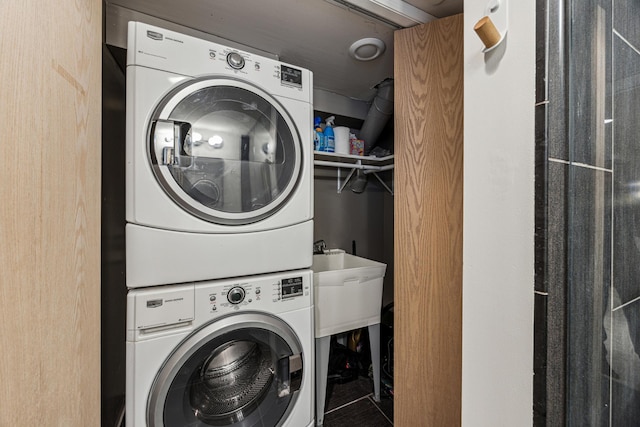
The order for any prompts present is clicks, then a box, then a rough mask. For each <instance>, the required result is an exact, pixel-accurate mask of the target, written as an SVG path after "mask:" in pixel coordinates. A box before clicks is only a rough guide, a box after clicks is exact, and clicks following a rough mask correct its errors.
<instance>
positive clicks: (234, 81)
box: [126, 22, 313, 288]
mask: <svg viewBox="0 0 640 427" xmlns="http://www.w3.org/2000/svg"><path fill="white" fill-rule="evenodd" d="M312 79H313V77H312V73H311V72H310V71H308V70H304V69H302V68H299V67H295V66H292V65H289V64H285V63H282V62H279V61H275V60H272V59H269V58H264V57H261V56H257V55H254V54H252V53H248V52H243V51H240V50H237V49H231V48H228V47H225V46H221V45H218V44H215V43H212V42H209V41H204V40H200V39H196V38H193V37H189V36H186V35H182V34H179V33H175V32H172V31H167V30H164V29H161V28H157V27H152V26H149V25H146V24H142V23H139V22H130V23H129V38H128V50H127V143H126V145H127V151H126V162H127V165H126V218H127V226H126V249H127V272H126V278H127V286H128V287H129V288H134V287H142V286H151V285H163V284H171V283H182V282H188V281H196V280H210V279H217V278H224V277H235V276H245V275H251V274H261V273H268V272H276V271H285V270H292V269H298V268H308V267H310V266H311V263H312V245H313V148H312V116H313V106H312V104H313V103H312V101H313V98H312V96H313V81H312Z"/></svg>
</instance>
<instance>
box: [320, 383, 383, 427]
mask: <svg viewBox="0 0 640 427" xmlns="http://www.w3.org/2000/svg"><path fill="white" fill-rule="evenodd" d="M389 426H393V399H391V398H389V397H385V396H382V398H381V401H380V402H375V401H374V400H373V382H372V381H371V379H369V378H367V377H358V379H356V380H353V381H350V382H347V383H344V384H339V383H333V382H329V384H327V401H326V405H325V416H324V427H389Z"/></svg>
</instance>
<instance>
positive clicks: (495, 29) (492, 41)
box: [473, 0, 508, 53]
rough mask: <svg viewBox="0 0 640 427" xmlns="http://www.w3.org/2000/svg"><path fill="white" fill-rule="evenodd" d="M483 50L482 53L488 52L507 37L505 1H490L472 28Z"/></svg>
mask: <svg viewBox="0 0 640 427" xmlns="http://www.w3.org/2000/svg"><path fill="white" fill-rule="evenodd" d="M473 30H474V31H475V32H476V34H478V37H480V40H482V43H483V44H484V46H485V48H484V49H482V52H485V53H486V52H490V51H492V50H493V49H495V48H496V47H498V45H499V44H500V43H501V42H502V41H503V40H504V39H505V37H506V36H507V30H508V25H507V0H491V1H490V2H489V4H487V7H486V8H485V16H483V17H482V18H481V19H480V20H479V21H478V22H477V23H476V25H475V26H474V27H473Z"/></svg>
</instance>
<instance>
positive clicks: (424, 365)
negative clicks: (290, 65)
mask: <svg viewBox="0 0 640 427" xmlns="http://www.w3.org/2000/svg"><path fill="white" fill-rule="evenodd" d="M463 60H464V59H463V17H462V15H456V16H453V17H449V18H445V19H440V20H437V21H434V22H431V23H429V24H425V25H421V26H417V27H413V28H409V29H405V30H401V31H397V32H396V33H395V91H396V92H395V180H396V182H395V185H396V193H395V207H394V209H395V237H394V238H395V261H394V262H395V274H394V287H395V306H394V314H395V320H394V334H395V345H394V348H395V363H394V375H395V378H394V405H395V407H394V418H395V425H397V426H401V427H404V426H411V427H413V426H448V427H449V426H456V425H460V423H461V395H462V223H463V217H462V199H463V194H462V185H463V84H464V81H463Z"/></svg>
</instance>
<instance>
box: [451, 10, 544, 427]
mask: <svg viewBox="0 0 640 427" xmlns="http://www.w3.org/2000/svg"><path fill="white" fill-rule="evenodd" d="M488 1H489V0H465V2H464V15H465V17H464V20H465V28H464V49H465V53H464V58H465V63H464V67H465V70H464V72H465V77H464V84H465V94H464V103H465V105H464V260H463V261H464V267H463V330H462V333H463V340H462V342H463V344H462V347H463V350H462V351H463V353H462V425H463V426H472V427H478V426H490V427H496V426H509V427H511V426H519V427H521V426H527V425H532V423H533V415H532V414H533V409H532V407H533V295H534V293H533V292H534V284H533V280H534V241H533V238H534V235H533V233H534V103H535V12H536V11H535V3H536V2H535V1H533V0H529V1H511V2H510V4H509V6H510V8H509V15H508V25H509V33H508V37H507V39H506V40H505V42H506V43H503V45H502V46H500V47H499V48H498V49H496V51H494V52H491V54H483V53H482V52H481V49H482V47H483V46H482V43H481V42H480V39H479V38H478V37H477V35H476V34H475V32H474V31H473V27H474V25H475V23H476V22H477V21H478V20H479V19H480V18H481V17H482V16H484V10H485V7H486V5H487V3H488ZM503 3H504V0H503Z"/></svg>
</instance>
